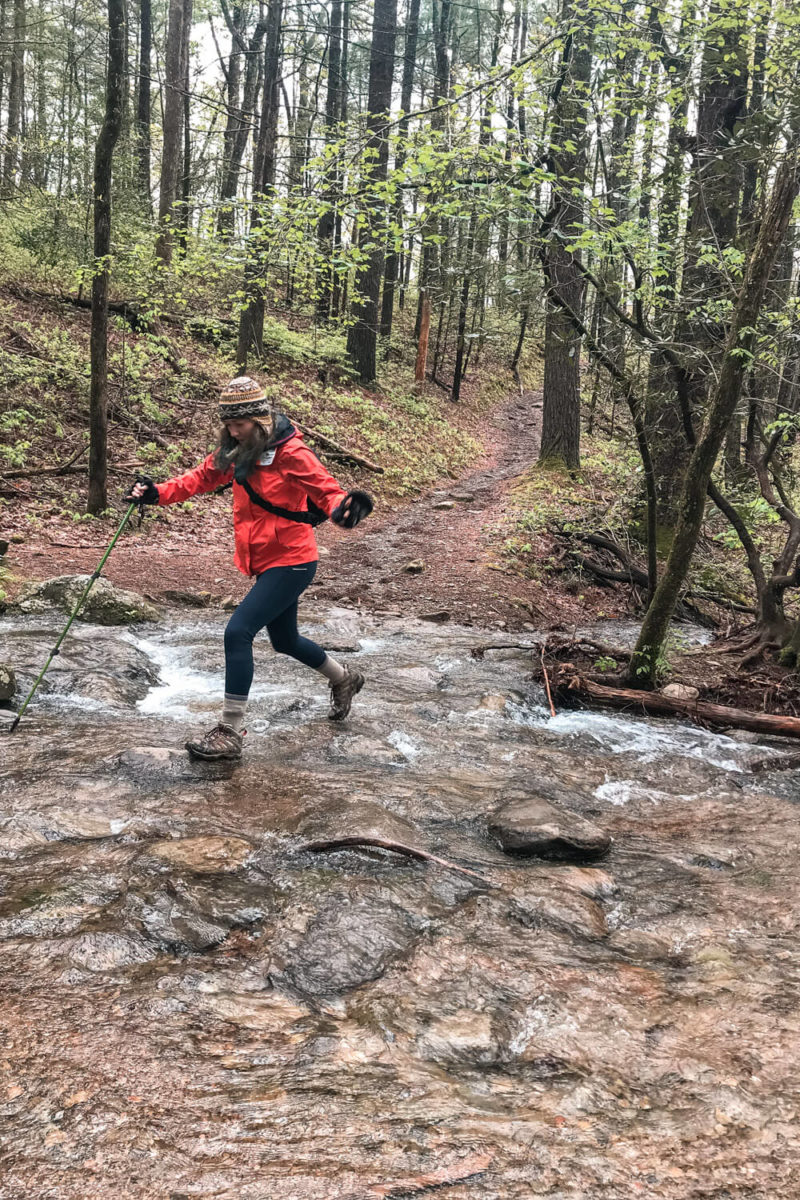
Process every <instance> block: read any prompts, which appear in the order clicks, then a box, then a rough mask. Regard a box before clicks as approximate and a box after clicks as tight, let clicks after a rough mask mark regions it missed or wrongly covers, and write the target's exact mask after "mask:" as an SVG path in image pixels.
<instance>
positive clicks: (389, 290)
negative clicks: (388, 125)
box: [381, 0, 420, 345]
mask: <svg viewBox="0 0 800 1200" xmlns="http://www.w3.org/2000/svg"><path fill="white" fill-rule="evenodd" d="M419 6H420V0H409V5H408V16H407V21H406V37H405V46H404V48H403V82H402V84H401V86H400V109H401V111H402V113H403V116H402V117H401V119H400V124H399V125H398V127H397V153H396V154H395V159H394V169H395V174H396V175H398V176H399V175H400V173H401V172H402V170H403V167H404V166H405V161H406V145H405V139H406V138H407V137H408V122H409V117H408V113H409V111H410V109H411V97H412V94H413V89H414V69H415V67H416V63H417V40H418V37H419ZM392 220H393V224H394V228H393V229H391V228H390V230H389V237H388V242H387V247H386V264H385V266H384V271H383V298H382V300H381V337H383V338H386V341H387V345H388V341H389V338H390V337H391V336H392V321H393V319H394V296H395V289H396V287H397V280H398V278H399V272H400V246H402V243H403V196H402V193H401V192H400V191H399V190H398V193H397V199H396V200H395V202H394V206H393V211H392Z"/></svg>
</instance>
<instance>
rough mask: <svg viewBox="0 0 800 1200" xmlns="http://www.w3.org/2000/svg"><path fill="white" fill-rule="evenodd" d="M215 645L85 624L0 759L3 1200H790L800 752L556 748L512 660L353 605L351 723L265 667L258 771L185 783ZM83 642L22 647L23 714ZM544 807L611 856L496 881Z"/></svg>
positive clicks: (21, 643) (306, 677) (256, 694)
mask: <svg viewBox="0 0 800 1200" xmlns="http://www.w3.org/2000/svg"><path fill="white" fill-rule="evenodd" d="M225 617H226V614H212V613H210V612H202V613H198V614H194V613H188V612H181V613H180V614H175V613H173V614H172V615H170V616H168V617H167V618H165V620H164V621H163V622H162V623H161V624H159V625H151V626H140V627H134V628H133V629H130V630H125V631H123V630H120V629H115V628H105V627H100V626H94V625H89V624H78V625H76V626H75V627H74V631H73V632H72V633H71V634H70V637H69V638H68V640H67V642H66V643H65V645H64V648H63V650H62V653H61V655H60V656H59V658H58V659H56V660H55V662H54V664H53V667H52V668H51V670H50V672H49V673H48V675H47V677H46V680H45V686H44V687H43V688H42V692H41V695H40V696H37V700H36V702H35V704H34V705H33V707H32V709H31V710H30V711H29V714H28V715H27V716H26V717H25V718H24V719H23V722H22V723H21V725H20V727H19V729H18V731H17V732H16V733H15V734H14V735H13V736H11V737H5V736H3V737H0V953H1V954H2V982H1V983H0V1039H2V1041H0V1064H1V1065H2V1073H1V1074H0V1169H1V1171H2V1174H1V1175H0V1195H2V1197H3V1200H22V1197H26V1198H29V1197H33V1198H35V1200H39V1198H42V1200H44V1198H45V1197H48V1198H49V1197H56V1198H57V1200H73V1198H74V1200H94V1198H95V1197H96V1198H98V1200H100V1198H102V1200H108V1198H109V1197H112V1196H113V1197H115V1198H119V1200H127V1198H128V1197H131V1198H133V1197H136V1198H141V1200H145V1198H146V1200H155V1198H158V1200H161V1198H164V1200H184V1198H189V1197H192V1198H195V1197H202V1198H205V1197H222V1198H224V1200H272V1198H275V1200H277V1198H278V1197H281V1200H369V1198H371V1197H394V1198H399V1197H403V1196H416V1195H421V1194H428V1193H429V1192H430V1193H432V1194H437V1195H438V1194H441V1195H442V1196H444V1197H447V1198H448V1200H517V1198H519V1200H522V1198H525V1200H528V1198H530V1197H539V1196H543V1197H551V1198H553V1200H567V1198H570V1200H578V1198H580V1200H630V1198H631V1197H635V1196H643V1197H653V1198H655V1197H658V1200H688V1198H691V1197H704V1198H708V1197H714V1198H718V1200H723V1198H727V1200H731V1198H735V1200H739V1198H742V1200H744V1198H745V1197H746V1198H748V1200H753V1198H761V1197H763V1198H765V1200H766V1198H767V1197H769V1198H770V1200H775V1198H780V1197H786V1198H787V1200H789V1198H796V1196H797V1183H796V1180H797V1177H798V1166H800V1154H799V1153H798V1137H797V1128H798V1125H797V1106H798V1103H799V1102H800V1080H799V1078H798V1071H797V1063H798V1050H800V959H798V954H797V915H796V914H797V912H798V909H799V908H800V894H799V893H800V883H799V882H798V881H799V880H800V871H798V849H799V848H800V836H799V835H798V822H797V816H798V812H797V799H798V797H799V796H800V791H798V781H799V780H800V772H797V771H791V772H780V773H777V772H776V773H774V774H770V773H769V771H767V772H766V773H763V772H762V773H759V774H753V773H752V772H751V771H750V769H749V764H751V763H752V762H753V761H755V760H756V759H764V757H765V756H769V755H771V754H778V753H779V752H780V751H779V748H778V747H772V748H771V747H769V746H766V745H765V744H752V743H751V742H746V741H739V740H735V739H733V738H730V737H726V736H722V735H717V734H712V733H709V732H706V731H704V730H701V729H699V728H696V727H694V726H690V725H684V724H679V723H676V722H665V721H658V720H652V719H646V718H638V717H633V716H631V717H625V716H610V715H604V714H600V713H589V712H578V711H573V712H561V713H559V714H558V715H557V716H556V717H555V718H552V717H551V716H550V714H549V709H548V708H547V706H546V703H545V700H544V697H543V695H542V693H541V690H540V689H539V687H538V686H537V685H535V684H534V683H533V682H532V681H531V671H532V666H531V664H532V659H531V651H529V650H526V649H514V648H511V649H508V648H505V649H504V648H497V649H493V648H492V646H493V645H499V644H500V643H503V642H504V641H507V640H508V639H507V638H505V637H504V636H503V635H502V633H501V632H499V631H497V630H493V631H491V632H489V631H484V632H482V631H480V630H476V629H475V628H465V627H459V626H457V625H451V624H445V625H436V624H431V623H426V622H422V621H411V620H407V619H401V618H399V617H398V618H393V617H390V616H385V615H384V616H378V615H376V616H365V615H363V614H360V613H355V612H353V611H351V610H348V609H345V608H332V609H330V610H328V611H327V612H325V613H324V614H323V615H322V617H321V618H320V619H319V620H318V621H317V622H316V623H315V624H313V625H308V624H306V625H305V626H304V628H305V629H307V630H308V631H309V635H310V636H312V637H314V638H315V639H317V640H319V641H321V642H322V643H323V644H325V645H326V646H327V647H328V648H329V649H330V650H331V652H332V653H333V654H334V655H335V656H337V657H338V656H341V657H342V658H343V659H344V660H346V661H349V662H351V663H353V664H357V665H358V667H359V669H360V670H362V671H363V672H364V673H365V675H366V677H367V685H366V687H365V689H364V691H363V692H362V693H361V696H360V697H358V698H357V700H356V702H355V704H354V707H353V712H352V714H351V717H350V719H349V720H348V721H347V722H345V723H343V724H341V725H336V724H333V723H331V722H329V721H328V720H327V718H326V713H327V701H328V697H327V689H326V686H325V681H324V680H322V679H321V678H320V677H318V676H317V675H315V674H313V673H311V672H308V671H306V670H304V669H303V668H302V667H300V666H299V665H298V664H295V663H293V662H290V661H287V660H284V659H281V658H279V657H277V656H275V655H274V654H272V652H271V651H270V649H269V645H268V643H267V641H266V640H265V639H263V638H259V639H258V641H257V643H256V651H257V653H256V660H257V661H256V685H255V688H254V691H253V694H252V703H251V708H250V712H249V714H248V722H247V727H248V735H247V737H246V739H245V757H244V760H243V762H242V764H241V765H234V764H225V763H220V764H216V763H214V764H212V763H208V764H204V763H193V762H191V761H190V760H189V759H188V758H187V757H186V755H185V754H184V753H183V751H182V745H183V741H184V740H185V738H186V737H187V736H188V735H189V734H190V733H193V732H196V731H198V730H201V729H202V728H204V727H208V726H209V725H210V724H213V723H214V722H215V721H216V719H217V715H218V709H219V698H220V695H221V692H222V678H223V648H222V629H223V626H224V621H225ZM62 625H63V618H61V617H59V616H57V615H55V614H53V615H52V616H27V617H21V616H18V617H9V618H6V619H4V622H3V630H4V644H3V658H4V659H5V660H8V661H10V662H11V663H12V664H13V665H14V667H15V669H16V670H17V674H18V679H19V686H20V689H21V690H25V691H27V688H28V686H29V685H30V682H31V681H32V679H33V677H34V675H35V673H36V670H37V669H38V667H39V666H40V665H41V663H42V662H43V661H44V659H45V657H46V654H47V650H48V648H49V646H50V645H52V642H53V637H54V633H55V631H56V630H58V629H60V628H61V627H62ZM521 640H522V641H525V639H524V638H523V639H521ZM529 640H530V643H531V647H534V645H535V643H534V635H531V636H530V638H529ZM478 644H480V645H482V646H488V647H489V648H488V649H486V650H485V652H484V654H483V657H482V658H476V657H474V656H473V655H472V654H471V649H472V648H473V647H475V646H476V645H478ZM531 797H535V798H540V799H541V800H542V801H546V802H547V803H548V804H551V805H554V806H555V807H556V808H557V809H558V810H559V811H560V812H561V814H562V815H563V822H564V827H565V828H566V829H567V831H569V829H570V827H571V823H573V824H575V823H577V824H579V825H580V824H581V821H580V820H579V819H583V821H584V822H590V823H591V825H592V826H594V827H596V828H597V829H598V830H599V831H602V833H604V834H605V835H607V836H608V837H610V839H611V845H610V849H609V850H608V852H607V853H606V854H605V855H603V856H602V857H590V856H589V855H585V856H583V857H580V856H577V855H576V854H575V853H572V852H567V851H565V852H563V853H562V856H561V857H558V856H556V857H547V858H543V857H538V856H530V855H527V856H526V855H521V854H511V853H507V852H505V851H504V850H503V849H502V848H501V845H500V843H499V841H498V837H497V833H496V828H497V823H498V814H501V815H502V813H503V811H504V810H505V809H506V808H507V806H511V807H512V808H513V807H514V806H515V805H517V806H520V805H522V807H523V808H524V805H525V804H526V803H527V802H528V801H529V799H530V798H531ZM336 838H339V839H341V838H354V839H358V838H362V839H363V838H372V839H378V840H384V841H391V842H396V843H401V844H403V845H406V846H408V847H410V848H411V849H414V850H416V851H418V852H421V853H423V854H432V855H436V856H438V857H439V858H444V859H447V860H449V862H450V863H452V864H457V865H458V866H460V867H463V868H466V871H468V872H472V874H468V873H466V872H465V871H458V870H455V869H453V868H452V867H450V866H447V865H444V866H442V865H438V864H436V863H433V862H430V861H427V860H425V859H420V858H411V857H408V856H406V855H401V854H397V853H393V852H387V851H386V850H382V849H379V848H377V847H375V846H374V845H373V846H363V847H359V846H351V847H346V848H332V849H322V850H310V849H308V848H307V847H308V845H309V843H315V842H316V843H319V842H323V843H324V842H330V841H331V840H332V839H336ZM554 854H557V851H554Z"/></svg>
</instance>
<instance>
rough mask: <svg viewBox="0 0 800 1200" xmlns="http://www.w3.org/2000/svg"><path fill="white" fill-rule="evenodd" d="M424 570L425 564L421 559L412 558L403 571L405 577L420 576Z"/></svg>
mask: <svg viewBox="0 0 800 1200" xmlns="http://www.w3.org/2000/svg"><path fill="white" fill-rule="evenodd" d="M424 570H425V563H424V562H423V561H422V559H421V558H413V559H412V560H411V562H408V563H406V565H405V566H404V567H403V571H404V573H405V574H406V575H421V574H422V572H423V571H424Z"/></svg>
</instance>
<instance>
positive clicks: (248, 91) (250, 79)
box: [217, 20, 267, 237]
mask: <svg viewBox="0 0 800 1200" xmlns="http://www.w3.org/2000/svg"><path fill="white" fill-rule="evenodd" d="M266 29H267V21H266V20H260V21H259V22H258V24H257V25H256V27H255V29H254V31H253V36H252V37H251V39H250V41H249V42H248V43H247V48H246V49H247V53H246V58H245V68H244V87H243V91H242V104H241V108H240V109H239V110H238V111H237V112H236V113H235V114H234V120H233V121H232V122H231V138H230V142H229V150H228V152H227V153H226V157H225V159H224V163H223V172H222V183H221V184H220V191H219V203H220V207H219V216H218V218H217V229H218V231H219V233H220V235H221V236H222V237H229V236H231V235H232V234H233V231H234V227H235V224H236V221H235V216H236V214H235V212H234V207H233V202H234V201H235V199H236V193H237V191H238V190H239V175H240V173H241V169H242V159H243V158H244V152H245V149H246V147H247V139H248V136H249V135H250V131H251V129H252V127H253V116H254V114H255V108H256V100H257V96H258V88H259V82H260V75H261V65H262V64H261V43H262V42H263V40H264V34H265V33H266ZM232 36H233V34H232Z"/></svg>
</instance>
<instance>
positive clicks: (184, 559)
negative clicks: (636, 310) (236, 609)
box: [8, 392, 582, 629]
mask: <svg viewBox="0 0 800 1200" xmlns="http://www.w3.org/2000/svg"><path fill="white" fill-rule="evenodd" d="M540 427H541V396H540V395H539V394H538V393H535V392H526V393H525V394H523V395H521V396H520V395H517V394H514V395H512V396H510V397H509V398H508V399H507V401H506V402H505V403H504V404H503V405H502V406H501V407H500V408H499V409H497V410H495V412H494V413H492V414H490V415H488V416H487V429H486V435H485V438H484V446H485V449H484V453H483V454H482V456H481V457H480V459H479V460H478V461H477V462H476V463H475V465H474V466H473V467H472V469H471V470H470V471H468V472H467V473H466V474H465V475H463V476H461V477H460V478H458V479H456V480H453V481H451V482H449V484H448V485H447V486H445V485H444V484H440V485H438V486H437V487H435V488H432V489H431V490H430V491H428V492H426V493H424V494H423V495H422V496H420V497H419V498H418V499H415V500H413V501H411V502H410V503H408V504H405V505H402V506H400V507H398V508H397V509H394V510H392V511H386V510H384V512H383V513H382V512H381V511H380V508H379V509H378V511H377V512H376V515H375V516H373V517H372V518H370V520H369V521H366V522H364V524H363V525H362V526H361V527H359V528H358V529H356V530H354V531H352V532H349V531H348V532H345V531H343V530H339V529H336V528H335V527H333V526H331V525H325V526H324V527H323V528H322V529H321V530H320V531H319V538H318V540H319V544H320V548H321V554H322V559H321V563H320V570H319V572H318V575H317V580H316V581H315V584H314V589H313V592H312V593H311V595H310V597H309V600H311V599H312V598H319V599H324V600H328V601H338V602H341V603H344V604H347V603H351V604H356V605H363V606H364V607H365V608H368V609H373V610H389V611H392V610H397V611H400V612H403V613H407V614H408V615H410V616H420V615H427V614H429V613H447V614H448V616H449V618H450V619H452V620H456V621H459V622H462V623H467V624H471V623H476V624H480V625H484V626H485V625H487V624H492V623H494V624H496V625H500V626H501V627H506V628H508V629H519V628H521V627H522V626H524V625H525V624H528V625H530V624H532V623H533V624H535V625H536V626H537V627H539V626H547V625H551V624H554V623H557V622H564V621H569V620H570V619H572V618H573V617H574V618H575V619H577V618H578V615H579V611H580V610H581V607H582V606H581V605H580V604H579V603H578V602H577V601H576V600H574V599H573V598H572V597H570V596H568V595H561V594H558V595H554V592H553V588H552V587H549V588H548V587H547V586H545V585H543V584H542V583H539V582H536V581H533V580H528V579H523V578H521V577H519V576H518V575H516V574H515V573H513V572H512V571H511V570H510V569H509V568H508V567H507V566H504V564H503V561H502V555H501V542H500V537H501V536H502V535H500V536H499V535H498V530H499V529H501V528H502V524H503V520H504V518H505V516H506V514H507V512H508V509H509V492H510V488H511V486H512V484H513V482H514V480H515V479H516V478H517V477H518V476H519V475H520V474H521V473H522V472H523V471H524V470H525V469H526V468H527V467H529V466H530V464H531V463H533V462H535V461H536V456H537V453H538V447H539V435H540ZM364 486H366V487H369V480H368V479H367V480H365V481H364ZM455 497H462V498H461V499H456V498H455ZM468 497H469V499H468ZM440 504H442V505H447V504H451V505H452V507H449V508H448V507H441V508H440V507H437V506H438V505H440ZM229 508H230V496H229V495H226V496H224V497H217V498H214V497H203V498H201V499H200V500H199V501H198V503H197V506H196V508H195V509H194V511H192V512H174V513H173V512H172V511H170V513H169V518H168V519H169V524H168V525H160V524H155V523H153V522H152V520H151V521H150V523H149V524H148V525H147V526H146V528H145V530H144V531H143V533H142V535H141V536H130V537H127V538H126V539H125V540H124V541H122V542H120V543H119V545H118V546H117V548H116V549H115V551H114V554H113V557H112V558H111V560H110V561H109V563H108V567H107V570H106V574H107V575H108V578H109V579H110V580H111V581H112V582H114V583H117V584H120V585H122V586H126V587H132V588H135V589H136V590H138V591H143V592H145V593H147V594H148V595H151V596H153V597H154V598H155V599H162V598H163V596H164V594H165V593H166V592H169V591H184V592H188V591H191V592H201V591H205V592H210V593H211V594H212V595H214V596H217V597H219V596H222V597H226V596H231V597H233V599H240V598H241V597H242V596H243V595H244V593H245V592H246V590H247V588H248V581H247V580H246V579H244V578H243V577H242V576H241V575H240V574H239V573H238V572H237V571H236V570H235V569H234V567H233V563H232V549H233V547H232V541H233V538H232V530H231V523H230V512H229ZM109 528H110V527H109ZM87 532H88V531H84V530H83V528H81V527H77V528H67V529H66V530H65V529H64V527H63V526H59V525H58V524H57V523H54V525H53V526H52V527H49V528H46V529H45V530H43V532H42V534H41V536H39V537H30V538H29V539H28V540H26V542H24V543H23V544H21V545H17V546H14V547H12V550H11V553H10V554H9V560H10V561H9V564H8V565H9V566H10V567H11V570H12V571H13V572H14V574H15V575H17V577H18V578H20V579H21V580H27V579H44V578H48V577H49V576H52V575H58V574H68V573H70V574H71V573H75V572H79V571H90V570H92V569H94V567H95V566H96V564H97V560H98V558H99V556H100V555H101V554H102V551H103V549H104V547H105V545H106V544H107V538H106V531H105V530H104V531H103V536H102V538H101V537H100V536H99V534H98V533H96V532H95V530H92V537H91V540H89V538H88V537H87ZM109 536H110V534H109ZM410 562H421V563H422V564H424V566H423V569H422V570H421V572H420V573H418V574H411V573H407V572H406V571H405V568H406V567H407V566H408V564H409V563H410ZM307 603H308V601H307ZM573 607H574V608H575V613H574V614H572V613H571V608H573Z"/></svg>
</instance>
